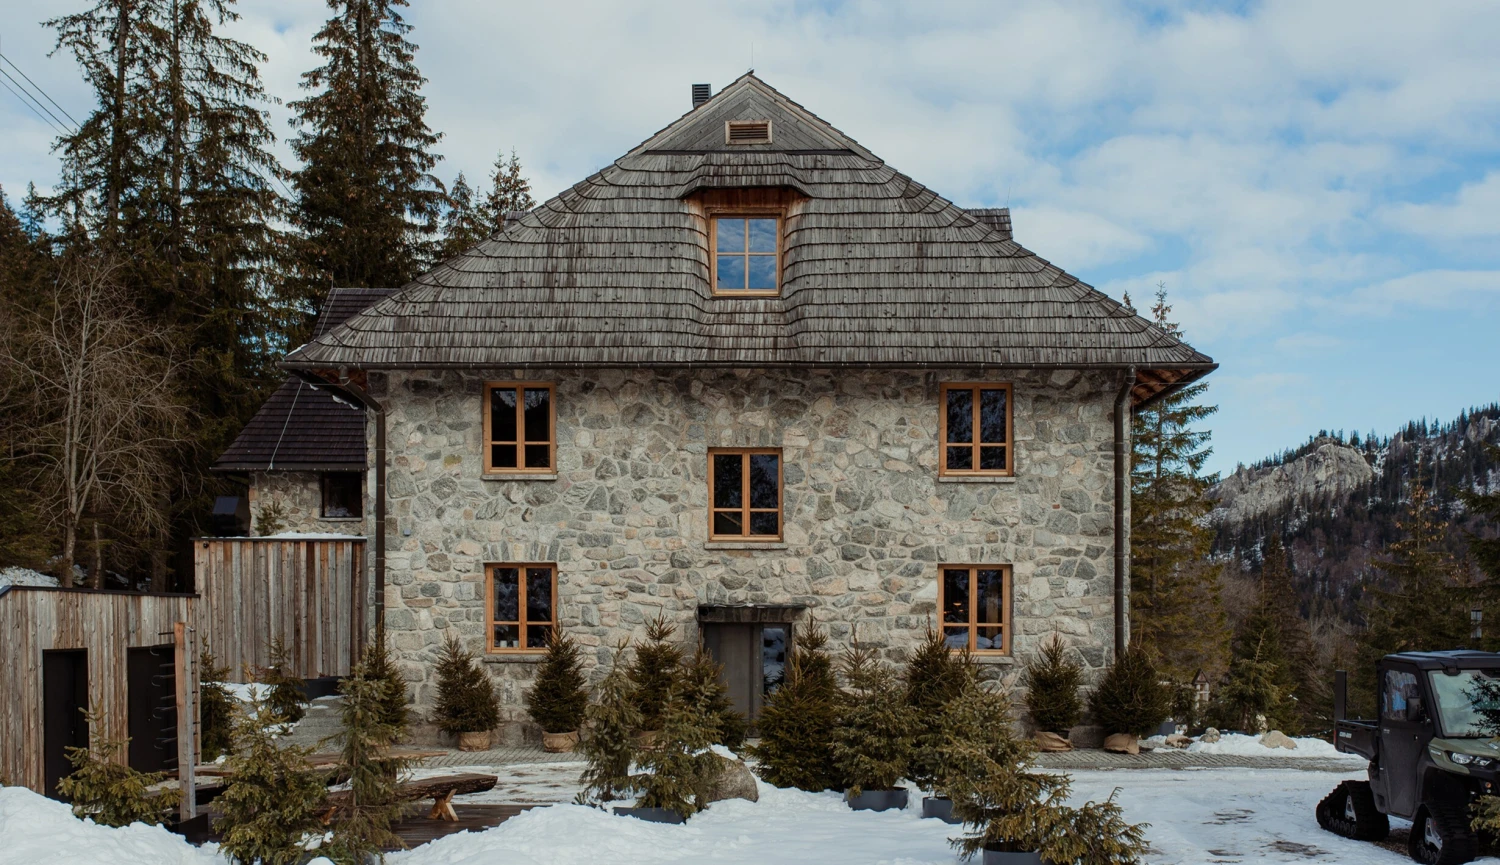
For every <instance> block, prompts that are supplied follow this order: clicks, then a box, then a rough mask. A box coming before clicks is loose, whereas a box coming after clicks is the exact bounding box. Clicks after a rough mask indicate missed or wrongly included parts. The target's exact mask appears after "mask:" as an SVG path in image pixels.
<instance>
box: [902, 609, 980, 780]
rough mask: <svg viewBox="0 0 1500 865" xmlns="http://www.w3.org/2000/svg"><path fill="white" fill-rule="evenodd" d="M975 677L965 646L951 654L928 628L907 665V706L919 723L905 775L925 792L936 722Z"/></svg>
mask: <svg viewBox="0 0 1500 865" xmlns="http://www.w3.org/2000/svg"><path fill="white" fill-rule="evenodd" d="M976 674H977V671H976V670H975V668H974V659H973V657H972V656H971V655H970V654H969V650H968V647H967V646H966V647H965V648H964V649H963V650H962V651H960V652H954V651H953V650H952V649H950V648H949V647H948V644H947V643H946V642H945V641H944V640H943V635H942V634H941V633H939V632H938V631H937V630H936V629H934V628H932V627H931V626H930V625H929V626H928V628H927V636H926V638H925V639H924V640H923V641H922V644H921V645H920V646H918V647H917V650H916V652H914V653H912V656H911V658H910V660H908V661H907V662H906V672H905V675H904V677H905V681H906V704H907V705H908V706H910V707H911V710H912V712H913V714H914V715H915V717H916V718H917V719H918V722H919V726H918V728H917V742H916V750H915V751H914V752H913V754H912V759H911V766H910V768H909V769H908V772H907V774H908V776H909V777H910V778H911V779H912V780H913V781H915V782H916V784H917V786H918V787H921V788H922V789H924V790H930V789H932V787H933V784H934V778H933V772H934V770H933V767H932V765H931V762H930V758H931V755H932V754H933V753H934V751H935V749H936V747H937V746H938V744H940V743H939V741H937V737H939V736H941V735H942V733H941V731H940V730H939V727H938V725H937V724H936V723H935V721H936V719H937V717H938V716H939V715H940V714H941V713H942V711H943V708H944V707H945V706H947V705H948V703H949V702H951V701H952V700H953V699H954V698H956V697H957V696H958V695H959V694H961V693H963V691H964V689H965V688H967V687H968V686H969V684H970V682H972V681H973V680H974V679H975V678H976Z"/></svg>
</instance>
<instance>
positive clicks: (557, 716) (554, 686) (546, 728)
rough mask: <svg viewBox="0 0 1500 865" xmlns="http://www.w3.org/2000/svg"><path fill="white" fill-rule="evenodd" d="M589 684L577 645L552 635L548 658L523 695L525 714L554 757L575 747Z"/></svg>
mask: <svg viewBox="0 0 1500 865" xmlns="http://www.w3.org/2000/svg"><path fill="white" fill-rule="evenodd" d="M588 705H589V692H588V684H587V682H586V681H585V680H584V677H583V658H582V655H581V653H580V652H579V650H578V644H577V643H576V642H574V641H573V638H572V637H570V636H568V635H567V634H563V633H561V632H558V631H554V632H553V633H552V638H551V639H550V640H548V641H547V655H546V657H544V658H543V659H542V663H541V666H540V667H539V668H538V669H537V672H536V683H535V684H534V685H532V686H531V690H530V691H527V692H526V712H527V713H528V714H530V715H531V720H533V721H535V722H536V723H537V726H539V727H541V728H542V747H543V748H545V749H546V750H547V751H550V752H552V753H554V754H561V753H566V752H568V751H572V750H573V749H574V748H575V747H576V746H577V745H578V730H579V728H580V727H582V726H583V715H584V712H585V711H586V710H587V709H588Z"/></svg>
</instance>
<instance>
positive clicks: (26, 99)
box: [0, 69, 68, 135]
mask: <svg viewBox="0 0 1500 865" xmlns="http://www.w3.org/2000/svg"><path fill="white" fill-rule="evenodd" d="M0 75H5V77H6V78H10V80H11V81H15V79H14V78H11V77H10V76H9V75H6V74H5V70H4V69H0ZM18 86H19V85H18ZM0 87H4V88H5V89H6V90H9V91H10V92H11V93H14V94H15V95H16V98H17V99H19V100H21V104H23V105H25V106H26V107H27V108H29V109H31V113H32V114H35V115H36V116H37V117H38V118H40V119H41V121H42V122H43V123H45V124H47V125H48V126H50V127H52V130H53V131H54V132H56V133H57V134H58V135H67V134H68V133H67V132H66V131H65V130H64V129H63V128H62V127H61V126H59V125H58V124H57V122H55V121H53V120H51V119H49V118H48V116H47V114H44V113H42V112H43V111H45V110H46V107H45V106H42V107H41V108H40V109H39V108H38V106H39V105H40V103H37V101H36V99H35V98H34V97H32V96H31V95H30V94H25V95H23V94H22V92H21V91H20V90H17V89H16V88H15V87H12V86H10V84H9V83H7V82H5V81H0ZM34 103H35V104H34Z"/></svg>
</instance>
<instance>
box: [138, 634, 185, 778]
mask: <svg viewBox="0 0 1500 865" xmlns="http://www.w3.org/2000/svg"><path fill="white" fill-rule="evenodd" d="M176 657H177V656H176V651H175V649H174V648H173V647H172V645H171V644H170V643H168V644H166V645H163V646H144V647H141V648H137V649H130V650H129V652H128V653H127V656H126V668H127V669H126V673H127V675H128V677H129V678H128V680H127V682H126V684H127V688H128V698H127V700H128V706H127V711H128V716H129V734H128V735H129V736H130V768H132V769H136V770H138V771H141V772H171V771H175V770H176V769H177V665H176Z"/></svg>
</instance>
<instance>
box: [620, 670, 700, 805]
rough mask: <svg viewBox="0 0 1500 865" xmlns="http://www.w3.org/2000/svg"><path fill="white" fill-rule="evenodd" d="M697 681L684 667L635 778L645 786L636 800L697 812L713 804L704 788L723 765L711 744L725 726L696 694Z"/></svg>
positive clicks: (639, 783)
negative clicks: (659, 727) (658, 728)
mask: <svg viewBox="0 0 1500 865" xmlns="http://www.w3.org/2000/svg"><path fill="white" fill-rule="evenodd" d="M696 683H697V681H696V680H695V678H694V676H693V675H692V672H691V670H690V669H686V668H684V669H679V670H678V673H677V677H676V681H674V682H673V683H672V686H671V688H670V689H669V690H668V692H667V702H666V706H665V708H664V709H663V711H662V726H661V732H660V733H659V734H658V735H657V737H656V741H655V742H654V743H653V745H652V747H650V748H648V749H646V750H645V751H643V752H642V753H641V757H640V768H642V769H644V770H645V771H644V772H642V773H641V774H639V775H637V776H636V777H635V779H634V781H635V786H636V788H637V789H638V790H640V794H641V795H640V798H639V799H638V800H637V801H636V806H637V807H640V808H666V809H668V810H671V811H676V812H677V813H679V814H681V815H683V816H684V817H691V816H692V815H694V814H696V813H698V812H699V811H701V810H703V809H704V808H705V807H707V806H708V803H707V802H706V801H704V790H705V789H706V787H707V785H708V784H709V783H710V782H711V781H713V779H714V776H715V774H716V773H718V772H719V771H721V770H720V767H719V762H718V758H717V757H716V756H714V753H713V751H711V750H709V747H708V746H709V745H712V744H713V743H714V739H715V737H716V736H717V734H718V731H719V719H718V718H717V717H715V716H714V715H713V714H712V712H711V710H710V706H709V704H708V701H706V700H703V699H695V696H696V695H695V694H693V689H694V685H695V684H696Z"/></svg>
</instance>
